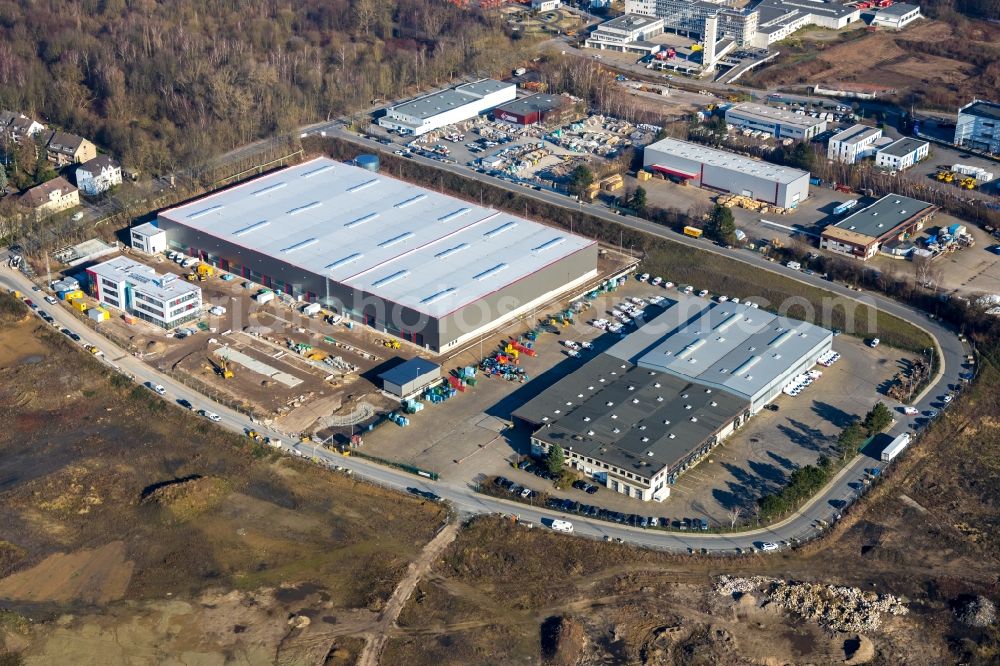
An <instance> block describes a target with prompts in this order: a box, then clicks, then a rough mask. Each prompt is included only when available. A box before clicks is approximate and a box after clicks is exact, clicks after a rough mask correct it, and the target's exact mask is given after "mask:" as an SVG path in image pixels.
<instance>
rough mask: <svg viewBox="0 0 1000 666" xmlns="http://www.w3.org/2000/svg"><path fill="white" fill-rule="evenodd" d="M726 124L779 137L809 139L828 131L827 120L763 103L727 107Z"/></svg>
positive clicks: (799, 139)
mask: <svg viewBox="0 0 1000 666" xmlns="http://www.w3.org/2000/svg"><path fill="white" fill-rule="evenodd" d="M726 124H727V125H733V126H734V127H739V128H740V129H749V130H760V131H763V132H767V133H768V134H772V135H774V136H775V137H777V138H779V139H795V140H797V141H808V140H809V139H811V138H813V137H814V136H816V135H817V134H819V133H820V132H824V131H826V121H825V120H822V119H820V118H813V117H812V116H807V115H798V114H797V113H794V112H792V111H787V110H785V109H778V108H775V107H773V106H765V105H763V104H752V103H746V104H737V105H736V106H731V107H729V108H728V109H726Z"/></svg>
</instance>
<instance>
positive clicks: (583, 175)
mask: <svg viewBox="0 0 1000 666" xmlns="http://www.w3.org/2000/svg"><path fill="white" fill-rule="evenodd" d="M593 182H594V172H593V171H591V170H590V168H589V167H588V166H587V165H585V164H581V165H580V166H578V167H577V168H575V169H573V173H572V174H571V175H570V177H569V191H570V193H571V194H575V195H577V196H580V195H581V194H583V193H584V192H586V191H587V188H588V187H590V186H591V185H592V184H593Z"/></svg>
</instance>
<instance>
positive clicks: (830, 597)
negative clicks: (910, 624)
mask: <svg viewBox="0 0 1000 666" xmlns="http://www.w3.org/2000/svg"><path fill="white" fill-rule="evenodd" d="M770 599H771V601H774V602H775V603H777V604H779V605H780V606H781V607H783V608H786V609H788V610H790V611H792V612H794V613H797V614H799V615H801V616H802V617H804V618H806V619H808V620H815V621H816V622H818V623H819V624H820V625H821V626H824V627H827V628H828V629H832V630H834V631H852V632H853V631H856V632H868V631H874V630H875V629H878V628H879V627H880V626H881V625H882V616H883V615H884V614H886V613H888V614H890V615H906V614H907V613H908V612H909V611H908V609H907V608H906V606H905V605H904V604H903V602H902V601H901V600H900V599H899V598H897V597H895V596H893V595H891V594H876V593H874V592H864V591H862V590H860V589H858V588H856V587H842V586H838V585H820V584H818V583H789V582H785V581H781V582H779V583H778V584H777V585H776V586H775V588H774V589H773V590H771V592H770Z"/></svg>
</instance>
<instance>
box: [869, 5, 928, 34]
mask: <svg viewBox="0 0 1000 666" xmlns="http://www.w3.org/2000/svg"><path fill="white" fill-rule="evenodd" d="M918 18H921V15H920V7H919V6H917V5H910V4H907V3H905V2H897V3H894V4H891V5H889V6H888V7H882V8H881V9H877V10H876V11H875V18H874V19H872V25H874V26H878V27H880V28H892V29H893V30H899V29H901V28H903V27H905V26H907V25H909V24H910V23H913V22H914V21H916V20H917V19H918Z"/></svg>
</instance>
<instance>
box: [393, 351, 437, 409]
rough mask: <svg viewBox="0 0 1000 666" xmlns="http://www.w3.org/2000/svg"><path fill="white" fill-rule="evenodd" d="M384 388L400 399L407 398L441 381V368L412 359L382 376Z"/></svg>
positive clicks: (422, 360) (423, 360) (425, 361)
mask: <svg viewBox="0 0 1000 666" xmlns="http://www.w3.org/2000/svg"><path fill="white" fill-rule="evenodd" d="M378 377H379V379H381V380H382V388H383V389H384V390H385V391H386V393H391V394H392V395H394V396H397V397H399V398H401V399H402V398H407V397H409V396H411V395H414V394H415V393H419V392H420V391H423V390H424V389H425V388H427V387H428V386H430V385H431V384H433V383H434V382H436V381H438V380H439V379H441V366H440V365H438V364H436V363H431V362H430V361H428V360H426V359H422V358H419V357H418V358H411V359H410V360H409V361H404V362H403V363H400V364H399V365H397V366H396V367H395V368H392V369H391V370H386V371H385V372H383V373H382V374H380V375H379V376H378Z"/></svg>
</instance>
